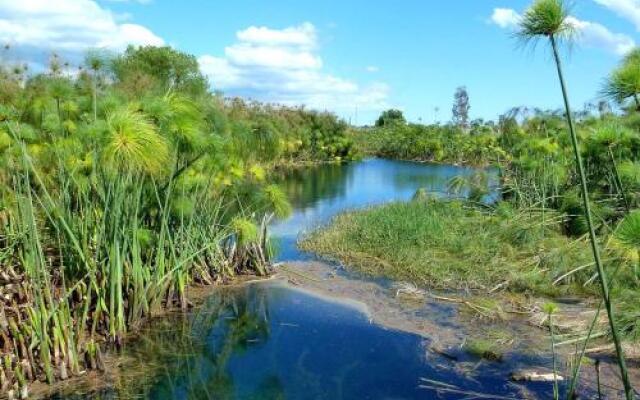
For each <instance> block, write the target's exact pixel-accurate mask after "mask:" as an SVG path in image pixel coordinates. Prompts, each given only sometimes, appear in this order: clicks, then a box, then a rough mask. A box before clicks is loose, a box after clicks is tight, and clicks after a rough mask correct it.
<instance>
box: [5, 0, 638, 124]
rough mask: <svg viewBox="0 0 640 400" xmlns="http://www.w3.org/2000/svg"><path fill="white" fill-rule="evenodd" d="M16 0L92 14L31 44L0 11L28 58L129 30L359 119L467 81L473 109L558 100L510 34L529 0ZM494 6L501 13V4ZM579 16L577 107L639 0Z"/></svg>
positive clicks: (607, 64) (442, 98) (428, 106)
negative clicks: (71, 35)
mask: <svg viewBox="0 0 640 400" xmlns="http://www.w3.org/2000/svg"><path fill="white" fill-rule="evenodd" d="M13 3H15V2H14V1H13V0H0V22H2V19H3V18H5V19H6V20H9V22H11V21H13V22H16V21H17V22H20V23H21V24H22V25H23V26H26V27H29V25H30V24H33V28H35V26H36V25H37V24H39V20H38V18H43V16H47V18H48V19H47V21H52V20H54V19H55V18H60V21H69V20H70V18H68V17H69V16H78V15H79V16H80V17H81V18H82V17H83V16H85V14H86V18H87V19H88V21H87V22H86V23H80V26H78V27H76V26H72V27H66V28H69V29H68V30H71V28H73V31H74V32H75V34H76V35H77V33H78V32H80V33H81V34H80V36H81V39H65V36H64V35H65V34H66V33H64V32H63V33H61V32H60V31H65V29H62V28H61V25H62V23H60V24H53V23H50V25H52V26H50V27H45V28H38V29H41V30H43V31H44V32H37V34H39V35H43V36H45V37H46V39H47V40H42V38H41V39H40V40H39V41H38V42H37V44H35V39H33V37H32V36H34V35H36V33H33V32H29V34H28V35H27V34H26V33H25V32H19V31H17V29H18V28H15V30H14V31H11V29H9V30H7V28H6V27H5V28H2V26H3V24H1V23H0V40H4V41H7V40H8V41H13V42H15V44H14V46H15V47H17V48H18V49H19V48H20V46H22V47H24V48H25V49H26V50H24V51H22V52H20V54H21V56H23V57H25V58H28V57H29V55H30V54H36V52H35V51H33V49H34V48H39V49H38V50H39V51H40V52H39V53H38V54H40V55H41V54H43V52H44V51H45V50H47V49H48V48H51V50H56V51H60V52H62V53H63V54H64V52H65V51H67V52H68V53H69V57H70V58H73V53H74V52H79V51H80V50H81V49H82V48H83V47H82V46H83V45H84V46H88V47H91V46H94V47H95V46H97V47H101V46H106V47H111V48H113V49H119V48H122V47H123V46H124V44H125V43H126V42H127V41H130V42H132V43H152V44H162V43H165V44H169V45H171V46H174V47H176V48H178V49H181V50H184V51H187V52H189V53H192V54H194V55H196V56H197V57H199V60H200V61H201V63H202V66H203V70H205V72H207V74H208V75H209V77H210V80H211V82H212V84H213V86H214V88H216V89H221V90H223V91H224V92H225V93H227V94H230V95H241V96H245V97H252V98H256V99H259V100H264V101H275V102H281V103H285V104H298V103H306V104H308V105H309V106H311V107H313V108H321V109H323V108H326V109H329V110H332V111H335V112H337V113H339V114H340V115H342V116H344V117H345V118H347V119H351V121H352V122H356V121H357V122H358V123H360V124H362V123H370V122H371V121H373V119H374V118H375V116H376V115H377V114H378V113H379V112H380V110H381V109H383V108H387V107H397V108H400V109H402V110H403V111H404V112H405V114H406V116H407V117H408V119H410V120H414V121H416V120H418V119H420V118H421V119H422V120H424V121H433V120H434V118H436V117H437V118H438V119H439V120H441V121H446V120H449V119H450V117H451V105H452V99H453V92H454V90H455V88H456V87H457V86H462V85H464V86H466V87H467V88H468V90H469V93H470V98H471V115H472V117H482V118H485V119H495V118H497V116H498V115H499V114H501V113H503V112H505V111H506V110H507V109H509V108H510V107H513V106H520V105H525V106H532V107H540V108H558V107H559V106H560V96H559V94H560V93H559V88H558V85H557V81H556V77H555V75H554V74H555V70H554V69H553V65H552V63H551V57H550V54H549V53H548V52H547V51H546V50H545V49H544V48H543V47H540V48H539V49H538V50H537V51H535V52H533V51H530V50H523V49H519V48H517V46H516V43H515V41H514V40H513V39H512V38H511V35H510V32H511V29H512V28H511V27H512V25H513V23H514V21H515V18H517V13H521V12H523V10H524V9H525V7H526V6H527V5H528V4H529V1H521V0H457V1H455V2H445V1H426V0H404V1H395V2H391V1H377V2H371V1H362V0H341V1H336V0H325V1H322V2H310V1H293V0H270V1H257V0H235V1H233V2H220V1H215V2H214V1H205V0H184V1H173V0H146V1H140V0H138V1H133V0H130V1H126V0H119V1H114V0H98V2H97V3H96V2H94V1H91V0H51V1H44V0H42V1H37V0H24V1H23V2H21V3H27V4H28V5H27V6H23V5H21V4H18V5H17V4H13ZM29 3H30V4H29ZM45 3H46V4H45ZM56 3H58V4H56ZM39 7H40V8H42V10H41V9H39ZM3 9H4V10H5V11H4V12H3ZM496 9H502V13H501V14H499V13H498V14H495V13H496V11H495V10H496ZM508 10H512V11H508ZM507 11H508V12H507ZM65 13H67V15H65ZM3 14H4V15H7V17H3ZM494 14H495V15H494ZM492 16H494V17H496V18H494V20H493V21H492ZM573 16H574V17H575V19H576V21H577V22H576V24H577V25H576V26H579V27H580V29H579V30H580V31H581V36H580V40H579V42H580V43H579V45H578V46H576V47H575V48H574V49H573V50H572V51H571V53H570V54H569V53H567V57H565V63H566V69H567V76H568V81H569V88H570V93H571V99H572V102H573V103H574V106H575V107H581V106H582V105H583V104H584V103H585V102H587V101H592V100H595V99H597V96H598V91H599V89H600V87H601V85H602V80H603V79H604V77H605V76H606V75H607V73H608V72H609V71H610V70H611V69H612V68H613V67H614V66H615V65H616V63H617V62H618V61H619V59H620V57H621V55H622V54H623V52H624V50H625V49H627V48H630V46H632V45H633V43H634V42H635V41H636V40H637V36H638V28H639V27H640V0H577V1H574V10H573ZM54 17H55V18H54ZM65 17H67V18H65ZM96 21H97V22H96ZM5 22H6V21H5ZM4 25H7V24H6V23H5V24H4ZM97 26H98V27H99V29H98V28H96V27H97ZM3 29H5V32H3V31H2V30H3ZM56 29H58V31H56ZM83 29H84V30H85V33H86V34H84V35H83V34H82V30H83ZM96 29H97V30H98V32H94V30H96ZM16 38H17V39H16ZM30 40H31V42H30ZM65 40H68V41H70V42H73V43H69V44H67V43H66V42H65ZM92 40H93V41H94V42H95V43H92ZM78 41H82V43H81V44H80V43H76V42H78ZM44 46H48V47H47V48H44V49H43V47H44ZM57 47H61V49H60V48H57ZM29 61H32V60H29ZM34 62H35V61H34ZM436 107H437V108H439V111H438V113H437V115H436V112H435V108H436ZM356 109H357V110H358V112H357V120H356Z"/></svg>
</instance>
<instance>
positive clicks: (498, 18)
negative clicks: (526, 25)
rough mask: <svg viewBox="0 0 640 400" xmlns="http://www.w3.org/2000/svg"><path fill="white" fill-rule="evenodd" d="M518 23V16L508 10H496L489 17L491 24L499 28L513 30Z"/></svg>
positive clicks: (513, 11)
mask: <svg viewBox="0 0 640 400" xmlns="http://www.w3.org/2000/svg"><path fill="white" fill-rule="evenodd" d="M519 21H520V14H518V13H517V12H516V11H515V10H512V9H510V8H496V9H494V10H493V14H492V15H491V22H492V23H494V24H496V25H498V26H499V27H500V28H515V27H516V26H517V25H518V22H519Z"/></svg>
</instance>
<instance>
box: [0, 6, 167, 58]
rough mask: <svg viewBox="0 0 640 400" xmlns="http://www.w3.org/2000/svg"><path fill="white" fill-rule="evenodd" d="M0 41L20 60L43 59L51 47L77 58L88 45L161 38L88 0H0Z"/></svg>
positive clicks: (123, 44)
mask: <svg viewBox="0 0 640 400" xmlns="http://www.w3.org/2000/svg"><path fill="white" fill-rule="evenodd" d="M0 43H2V44H9V45H11V47H12V48H13V49H14V50H15V52H16V53H17V54H19V56H20V58H21V59H22V60H23V61H26V62H43V60H44V59H46V57H48V55H49V53H50V52H51V51H55V52H58V53H61V55H62V56H63V57H66V58H69V59H71V61H77V59H78V58H79V57H81V56H82V54H83V53H84V52H85V51H86V50H87V49H89V48H96V47H97V48H104V49H109V50H114V51H120V50H123V49H124V48H126V46H127V45H128V44H134V45H143V44H151V45H162V44H164V41H163V40H162V38H160V37H158V36H157V35H155V34H154V33H153V32H151V31H150V30H149V29H147V28H145V27H144V26H141V25H136V24H132V23H123V22H121V18H119V17H118V16H117V15H115V14H113V13H112V12H111V11H109V10H107V9H105V8H102V7H101V6H100V5H98V4H97V3H96V2H95V1H92V0H0Z"/></svg>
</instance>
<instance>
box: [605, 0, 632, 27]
mask: <svg viewBox="0 0 640 400" xmlns="http://www.w3.org/2000/svg"><path fill="white" fill-rule="evenodd" d="M595 2H596V3H598V4H600V5H602V6H605V7H607V8H608V9H610V10H612V11H613V12H615V13H616V14H618V16H620V17H622V18H625V19H627V20H629V21H631V22H632V23H633V24H634V25H635V26H636V29H638V30H640V0H595Z"/></svg>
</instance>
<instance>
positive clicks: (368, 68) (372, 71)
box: [365, 65, 380, 73]
mask: <svg viewBox="0 0 640 400" xmlns="http://www.w3.org/2000/svg"><path fill="white" fill-rule="evenodd" d="M365 69H366V70H367V72H371V73H374V72H378V71H380V68H378V67H376V66H375V65H369V66H367V67H366V68H365Z"/></svg>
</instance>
